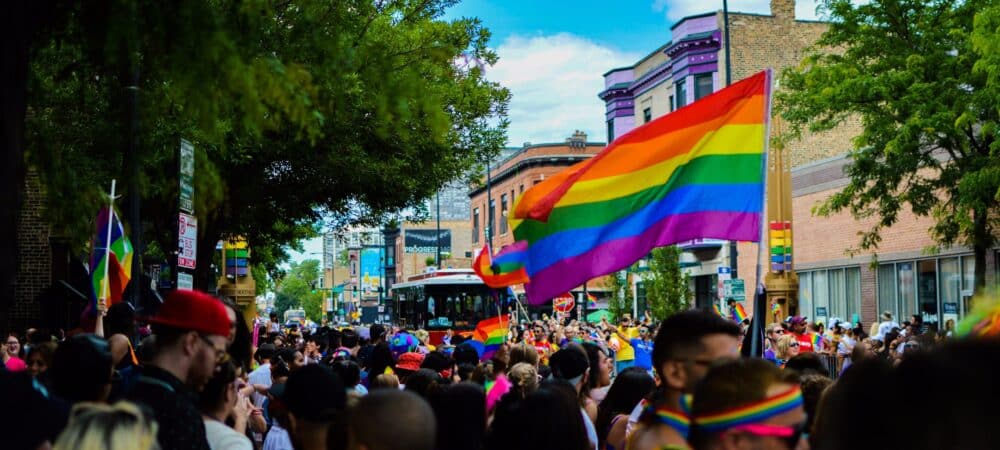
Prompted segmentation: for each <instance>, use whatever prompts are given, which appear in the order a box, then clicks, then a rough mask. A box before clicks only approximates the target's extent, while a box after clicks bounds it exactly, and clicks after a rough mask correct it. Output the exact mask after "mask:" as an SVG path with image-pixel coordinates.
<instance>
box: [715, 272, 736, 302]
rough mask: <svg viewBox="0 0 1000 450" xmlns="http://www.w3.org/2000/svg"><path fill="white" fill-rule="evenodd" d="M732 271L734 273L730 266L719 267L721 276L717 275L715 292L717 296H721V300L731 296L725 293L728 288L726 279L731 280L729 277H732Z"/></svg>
mask: <svg viewBox="0 0 1000 450" xmlns="http://www.w3.org/2000/svg"><path fill="white" fill-rule="evenodd" d="M732 273H733V271H732V269H730V268H728V267H719V276H718V277H716V278H718V282H717V284H716V287H715V293H716V296H718V297H719V300H725V299H726V298H727V297H729V296H728V295H727V294H726V293H725V292H726V290H725V289H726V281H729V279H730V278H732Z"/></svg>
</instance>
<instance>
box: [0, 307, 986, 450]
mask: <svg viewBox="0 0 1000 450" xmlns="http://www.w3.org/2000/svg"><path fill="white" fill-rule="evenodd" d="M97 319H98V320H97V322H96V324H94V325H95V326H94V331H95V332H93V333H87V332H80V330H77V331H75V332H71V333H68V334H69V335H68V336H62V333H61V332H60V333H51V332H46V331H43V330H29V332H28V333H26V334H25V335H24V336H21V335H15V334H11V335H9V336H8V337H7V340H6V342H5V348H4V349H3V351H2V352H0V354H2V357H3V364H0V372H2V373H0V392H2V394H0V395H2V398H4V399H5V406H4V407H3V408H0V410H2V413H0V414H2V418H0V420H2V421H3V423H4V424H5V425H7V432H6V433H5V435H4V437H3V438H2V441H0V442H3V445H2V447H3V448H5V449H8V448H9V449H39V448H55V449H59V450H62V449H70V448H73V449H84V450H98V449H108V450H121V449H139V450H149V449H164V450H173V449H212V450H220V449H233V450H236V449H245V450H251V449H258V450H259V449H264V450H286V449H296V450H320V449H323V450H326V449H351V450H397V449H398V450H403V449H412V450H459V449H463V450H466V449H470V450H500V449H529V450H530V449H538V450H542V449H555V450H563V449H565V450H587V449H599V450H626V449H630V450H662V449H687V448H692V449H696V450H703V449H706V450H708V449H711V450H714V449H806V448H815V449H858V448H873V449H875V448H877V449H885V448H907V449H943V448H961V449H987V448H996V446H997V444H996V443H995V442H996V439H994V437H993V429H992V425H994V424H996V423H1000V422H998V420H1000V414H998V413H996V412H994V411H995V410H994V409H993V408H992V405H993V404H995V402H996V401H997V400H1000V388H998V383H996V380H995V378H996V374H997V373H998V370H997V369H998V364H1000V363H998V362H997V361H1000V342H998V341H997V338H998V337H1000V336H978V337H976V338H974V339H954V338H953V336H952V334H953V333H954V326H953V325H950V326H948V327H947V328H946V330H942V331H938V330H936V329H935V328H934V326H933V324H926V325H925V324H924V323H923V322H922V321H921V320H920V317H919V316H914V317H913V318H911V320H910V321H909V322H906V323H903V324H899V323H897V322H895V321H894V320H893V317H892V315H891V314H890V313H888V312H886V313H883V314H882V316H881V317H880V319H881V320H880V321H879V322H876V323H874V324H872V325H871V327H870V328H869V329H868V332H866V330H865V329H864V328H863V326H862V324H860V323H846V322H843V321H840V320H831V321H830V322H829V324H822V323H817V322H812V323H810V322H809V321H808V320H807V318H805V317H800V316H795V317H789V318H787V319H786V320H784V321H782V322H780V323H773V324H769V325H768V326H767V327H766V338H767V339H766V351H765V354H764V358H747V357H740V351H739V349H740V347H741V345H742V341H743V339H744V335H745V334H746V332H747V329H748V325H749V323H748V322H744V323H737V322H735V321H732V320H729V319H727V318H724V317H721V316H719V315H717V314H714V313H711V312H706V311H700V310H690V311H685V312H681V313H677V314H674V315H672V316H670V317H667V318H666V319H664V320H662V321H660V322H657V321H655V320H653V319H652V318H651V317H650V316H649V315H645V316H644V317H642V318H641V319H635V320H633V319H632V318H630V317H624V318H621V319H618V320H615V322H616V323H611V322H609V321H608V320H607V319H604V320H601V321H600V322H599V323H587V322H578V321H576V320H570V319H568V318H549V317H543V318H542V319H540V320H533V321H522V322H518V321H517V320H516V318H513V317H510V318H508V319H507V320H505V323H504V327H505V328H506V330H507V333H506V334H507V336H506V339H505V342H504V343H503V344H502V345H499V346H497V347H496V348H491V347H489V346H484V345H483V343H482V342H478V341H476V340H474V339H475V334H474V333H469V332H464V331H460V332H453V331H451V330H449V331H448V332H447V333H445V335H444V336H443V337H438V336H435V337H434V338H432V336H431V334H430V333H428V332H427V331H425V330H421V329H417V330H407V329H401V328H399V327H393V326H385V325H380V324H375V325H371V326H348V327H342V328H329V327H322V328H318V329H315V330H300V329H298V328H297V327H288V328H286V327H283V326H281V325H280V324H279V323H277V320H276V317H274V316H272V319H271V320H266V319H265V320H259V321H255V322H254V323H252V324H247V323H246V322H244V321H243V320H241V316H240V312H239V310H238V308H237V307H236V305H234V304H233V303H231V302H228V301H226V300H225V299H218V298H215V297H212V296H210V295H208V294H205V293H201V292H197V291H177V292H174V293H172V294H171V295H170V296H169V297H168V298H167V299H166V301H165V302H164V303H163V305H162V306H161V307H160V308H159V311H157V313H156V314H155V315H154V316H153V317H150V318H148V319H145V320H143V323H142V326H137V325H136V319H135V317H134V316H133V314H132V313H131V309H130V308H129V307H128V305H127V304H117V305H114V306H113V307H111V308H110V309H109V310H108V311H107V313H106V314H101V315H99V316H98V317H97ZM147 324H148V326H147ZM824 325H826V326H824Z"/></svg>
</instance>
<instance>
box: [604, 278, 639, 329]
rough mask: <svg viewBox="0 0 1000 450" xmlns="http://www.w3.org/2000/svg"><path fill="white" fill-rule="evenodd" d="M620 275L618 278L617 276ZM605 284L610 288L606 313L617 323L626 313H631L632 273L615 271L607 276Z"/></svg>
mask: <svg viewBox="0 0 1000 450" xmlns="http://www.w3.org/2000/svg"><path fill="white" fill-rule="evenodd" d="M619 277H620V278H619ZM605 285H606V286H607V287H608V289H609V290H611V296H610V297H608V313H610V314H611V317H613V318H614V321H615V322H614V323H618V321H620V320H621V318H622V317H624V316H625V315H626V314H631V313H632V301H633V297H634V296H633V295H632V274H631V273H628V274H627V275H626V274H625V273H623V272H616V273H613V274H610V275H608V276H607V278H606V281H605Z"/></svg>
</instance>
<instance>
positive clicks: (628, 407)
mask: <svg viewBox="0 0 1000 450" xmlns="http://www.w3.org/2000/svg"><path fill="white" fill-rule="evenodd" d="M654 387H655V383H654V382H653V377H651V376H649V373H647V372H646V370H645V369H642V368H641V367H629V368H627V369H625V370H623V371H622V373H620V374H618V376H617V377H615V382H614V384H612V385H611V389H609V390H608V395H607V396H606V397H604V401H602V402H601V405H600V407H598V410H597V422H596V423H595V424H594V426H595V428H597V440H598V442H599V444H598V448H599V449H601V450H623V449H624V448H625V429H626V427H627V425H628V416H629V413H631V412H632V410H633V409H634V408H635V405H637V404H639V402H640V401H641V400H642V399H643V398H645V397H646V396H647V395H649V393H650V392H652V391H653V388H654Z"/></svg>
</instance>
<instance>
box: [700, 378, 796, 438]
mask: <svg viewBox="0 0 1000 450" xmlns="http://www.w3.org/2000/svg"><path fill="white" fill-rule="evenodd" d="M800 406H802V390H801V389H799V388H798V387H795V388H792V389H790V390H788V391H787V392H784V393H781V394H778V395H776V396H774V397H771V398H766V399H764V400H761V401H759V402H755V403H750V404H748V405H743V406H740V407H738V408H733V409H730V410H728V411H722V412H717V413H712V414H706V415H703V416H699V417H695V418H694V423H695V426H697V427H698V428H699V429H701V430H704V431H707V432H710V433H711V432H716V431H722V430H727V429H729V428H733V427H736V426H740V425H746V424H752V423H760V422H762V421H764V420H767V419H769V418H771V417H774V416H777V415H778V414H782V413H785V412H788V411H791V410H793V409H795V408H798V407H800Z"/></svg>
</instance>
